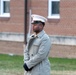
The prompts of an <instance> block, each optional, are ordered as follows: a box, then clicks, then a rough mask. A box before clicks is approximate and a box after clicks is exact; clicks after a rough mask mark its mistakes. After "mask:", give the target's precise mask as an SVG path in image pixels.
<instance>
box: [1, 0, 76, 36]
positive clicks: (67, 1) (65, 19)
mask: <svg viewBox="0 0 76 75" xmlns="http://www.w3.org/2000/svg"><path fill="white" fill-rule="evenodd" d="M29 1H31V9H32V13H34V14H39V15H42V16H45V17H47V16H48V0H29ZM10 14H11V16H10V18H8V19H7V18H0V32H19V33H23V31H24V0H19V1H18V0H11V1H10ZM45 30H46V32H47V33H48V34H51V35H71V36H73V35H74V36H75V35H76V1H75V0H60V19H59V20H58V21H55V20H51V19H50V20H48V22H47V23H46V26H45Z"/></svg>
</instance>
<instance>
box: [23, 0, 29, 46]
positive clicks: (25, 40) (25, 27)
mask: <svg viewBox="0 0 76 75" xmlns="http://www.w3.org/2000/svg"><path fill="white" fill-rule="evenodd" d="M27 12H28V0H24V44H25V45H26V44H27V20H28V19H27V15H28V14H27Z"/></svg>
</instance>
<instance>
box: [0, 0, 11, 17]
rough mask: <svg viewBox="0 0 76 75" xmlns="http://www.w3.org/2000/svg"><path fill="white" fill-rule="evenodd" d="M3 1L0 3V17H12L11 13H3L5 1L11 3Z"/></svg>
mask: <svg viewBox="0 0 76 75" xmlns="http://www.w3.org/2000/svg"><path fill="white" fill-rule="evenodd" d="M0 1H1V3H0V5H1V6H0V11H1V12H0V17H10V12H9V13H4V12H3V11H4V9H3V8H4V7H3V6H4V5H3V3H4V1H9V2H10V0H0Z"/></svg>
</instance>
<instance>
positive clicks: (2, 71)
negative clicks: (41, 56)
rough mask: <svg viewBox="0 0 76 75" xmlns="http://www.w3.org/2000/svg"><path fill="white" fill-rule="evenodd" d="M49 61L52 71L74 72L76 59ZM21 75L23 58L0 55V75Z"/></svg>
mask: <svg viewBox="0 0 76 75" xmlns="http://www.w3.org/2000/svg"><path fill="white" fill-rule="evenodd" d="M49 60H50V63H51V70H52V71H76V59H68V58H49ZM23 73H24V69H23V56H18V55H14V56H9V55H6V54H0V75H23ZM52 75H56V74H53V73H52ZM63 75H64V74H63ZM65 75H66V74H65Z"/></svg>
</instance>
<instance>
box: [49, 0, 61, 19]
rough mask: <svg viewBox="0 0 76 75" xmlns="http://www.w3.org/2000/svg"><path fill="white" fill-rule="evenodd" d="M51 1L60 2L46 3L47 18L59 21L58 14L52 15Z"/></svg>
mask: <svg viewBox="0 0 76 75" xmlns="http://www.w3.org/2000/svg"><path fill="white" fill-rule="evenodd" d="M53 1H55V2H56V1H57V2H58V1H59V2H60V0H49V1H48V18H49V19H60V14H52V2H53Z"/></svg>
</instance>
